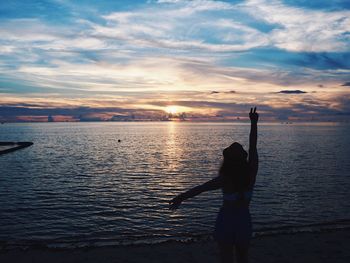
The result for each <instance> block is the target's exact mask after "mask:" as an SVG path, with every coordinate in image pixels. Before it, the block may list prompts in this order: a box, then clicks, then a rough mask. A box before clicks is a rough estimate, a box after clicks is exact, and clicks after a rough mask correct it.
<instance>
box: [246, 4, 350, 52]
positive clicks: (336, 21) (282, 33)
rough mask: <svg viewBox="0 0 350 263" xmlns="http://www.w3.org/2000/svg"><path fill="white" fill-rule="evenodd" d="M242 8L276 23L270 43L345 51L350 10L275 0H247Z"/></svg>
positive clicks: (282, 45) (290, 46) (318, 49)
mask: <svg viewBox="0 0 350 263" xmlns="http://www.w3.org/2000/svg"><path fill="white" fill-rule="evenodd" d="M240 6H241V7H242V9H243V10H245V11H246V12H247V13H249V14H250V15H252V16H253V17H255V18H256V19H259V20H262V21H265V22H267V23H269V24H274V25H276V28H275V29H274V30H272V32H271V34H270V35H269V38H270V40H271V43H272V45H274V46H276V47H278V48H281V49H286V50H290V51H296V52H300V51H311V52H323V51H347V50H348V49H349V37H348V30H349V23H350V11H348V10H342V11H324V10H312V9H302V8H299V7H295V6H294V7H292V6H288V5H285V4H283V2H282V1H279V0H269V1H267V0H249V1H246V2H244V3H242V4H241V5H240Z"/></svg>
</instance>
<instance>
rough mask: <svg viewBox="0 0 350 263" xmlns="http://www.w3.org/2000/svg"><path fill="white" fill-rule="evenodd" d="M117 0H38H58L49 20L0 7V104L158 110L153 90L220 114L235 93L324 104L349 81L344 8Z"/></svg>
mask: <svg viewBox="0 0 350 263" xmlns="http://www.w3.org/2000/svg"><path fill="white" fill-rule="evenodd" d="M39 2H40V1H39ZM98 2H99V1H98ZM117 2H118V1H117ZM117 2H115V4H98V3H93V4H91V3H90V4H86V5H81V7H79V5H77V4H75V3H74V2H67V1H58V2H55V5H52V6H51V7H50V8H49V7H48V8H49V9H50V10H51V11H52V12H53V11H54V10H58V11H60V10H62V9H60V8H56V6H64V8H63V9H64V12H63V13H62V14H64V15H62V16H59V15H57V14H55V19H54V20H52V19H50V15H49V14H47V15H46V14H45V15H39V13H40V12H39V13H38V12H34V13H33V14H28V16H26V15H25V13H23V12H19V13H18V14H17V15H16V16H14V13H13V12H14V10H12V13H11V15H9V16H8V17H7V16H6V12H5V14H4V16H3V17H2V19H1V20H0V72H1V73H0V92H1V95H2V96H1V99H0V104H1V105H5V106H6V103H5V102H6V96H15V97H17V98H18V100H21V101H17V103H24V104H25V103H28V104H31V102H32V101H31V98H33V97H36V98H37V97H41V99H42V100H47V99H48V98H55V99H57V100H56V101H54V100H52V99H51V100H49V101H50V103H51V104H50V103H46V104H45V103H44V102H42V101H41V102H40V105H41V106H36V107H43V108H45V107H47V108H50V107H51V108H52V107H56V106H57V107H58V106H62V105H65V104H64V102H63V100H65V101H66V103H67V104H69V107H73V108H77V107H78V106H79V107H81V106H84V105H85V106H89V107H91V108H94V107H100V108H104V107H105V108H106V107H107V106H108V107H112V106H113V103H118V105H120V107H121V108H125V109H129V110H131V109H136V108H138V107H139V108H141V109H153V110H155V111H157V110H161V107H163V106H162V105H160V104H159V105H157V103H154V104H152V103H151V102H152V100H156V101H158V102H159V101H161V102H162V103H164V104H166V103H169V102H170V101H174V102H179V104H181V105H183V106H186V105H187V106H186V107H190V105H189V104H188V103H189V102H186V101H194V104H193V105H194V106H193V111H195V110H198V113H199V112H201V114H207V113H208V112H204V109H206V108H210V107H212V108H213V112H214V111H215V112H217V111H222V112H229V109H228V108H227V107H226V105H227V103H229V102H236V103H238V102H241V101H243V100H244V104H245V105H248V104H251V103H252V104H253V103H258V104H263V105H267V104H270V105H273V106H274V107H276V108H279V109H281V108H283V107H284V106H283V105H282V104H284V105H287V106H286V107H290V108H291V111H293V110H292V107H298V106H297V105H299V104H298V103H304V104H305V105H314V104H315V101H317V100H318V99H319V100H320V101H323V100H322V99H323V98H325V97H327V96H328V97H329V98H328V97H327V99H325V100H326V101H327V104H325V105H324V106H325V107H329V108H331V107H333V106H334V105H338V104H337V103H338V102H336V101H335V96H336V95H337V94H340V93H341V92H344V89H345V88H344V86H348V85H345V84H347V83H348V82H347V81H348V76H349V74H350V64H349V61H350V59H349V52H348V50H349V38H348V37H349V34H348V26H347V25H348V24H349V11H348V10H340V9H337V11H334V9H328V10H327V9H322V10H321V9H311V8H308V9H305V8H301V7H300V5H299V6H298V5H296V4H294V5H291V4H290V3H291V2H288V3H289V4H286V1H276V0H272V1H263V0H250V1H210V0H194V1H185V0H167V1H166V0H162V1H147V2H144V3H141V4H140V2H138V4H134V2H132V3H131V2H130V5H128V7H127V8H126V7H125V6H124V7H121V6H122V5H121V4H120V3H117ZM17 6H18V4H17ZM19 6H20V4H19ZM102 6H104V7H102ZM116 6H117V8H115V7H116ZM107 7H109V8H107ZM111 7H113V8H111ZM15 9H20V8H15ZM49 9H45V10H49ZM28 10H29V9H28ZM58 11H57V12H58ZM59 17H61V18H60V19H58V18H59ZM319 83H322V85H324V86H323V87H320V86H318V85H319ZM341 83H344V84H343V85H342V84H341ZM292 89H295V90H292ZM315 91H318V92H317V93H313V92H315ZM302 93H306V94H305V96H281V95H280V94H302ZM309 96H313V97H312V98H313V99H312V100H311V99H310V100H303V98H304V97H309ZM322 96H323V97H322ZM332 96H333V97H332ZM107 97H108V98H111V99H110V101H108V100H107V99H106V98H107ZM74 99H76V100H74ZM113 99H115V100H114V101H113ZM59 100H61V101H59ZM332 100H333V104H332ZM344 103H346V102H344ZM24 104H23V105H24ZM34 104H35V103H33V105H34ZM13 105H15V103H14V104H13ZM181 105H179V106H181ZM241 106H242V110H243V104H242V105H241ZM241 106H240V107H241ZM24 107H25V105H24ZM28 107H29V108H31V107H32V106H28ZM33 107H34V106H33ZM62 107H68V106H67V105H65V106H62ZM152 107H153V108H152ZM196 107H197V108H196ZM237 107H238V106H237ZM112 108H113V107H112ZM43 112H44V111H43ZM95 114H105V112H99V111H97V113H95ZM271 114H272V113H271ZM271 116H272V115H271Z"/></svg>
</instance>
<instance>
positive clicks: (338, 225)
mask: <svg viewBox="0 0 350 263" xmlns="http://www.w3.org/2000/svg"><path fill="white" fill-rule="evenodd" d="M339 229H350V219H340V220H335V221H329V222H322V223H314V224H306V225H294V226H283V227H273V228H260V229H256V230H254V232H253V238H256V237H262V236H273V235H283V234H297V233H317V232H326V231H332V230H339ZM211 240H213V237H212V233H201V234H192V233H181V234H179V235H177V236H169V235H138V236H129V237H120V238H117V239H116V238H113V239H112V238H111V239H109V238H105V239H89V240H78V239H75V238H71V239H70V240H67V239H65V240H60V239H53V240H31V239H28V240H11V241H0V250H11V249H18V248H20V249H33V248H36V249H76V248H93V247H110V246H135V245H155V244H162V243H170V242H177V243H193V242H204V241H211Z"/></svg>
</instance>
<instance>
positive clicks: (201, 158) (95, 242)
mask: <svg viewBox="0 0 350 263" xmlns="http://www.w3.org/2000/svg"><path fill="white" fill-rule="evenodd" d="M349 128H350V125H349V124H344V123H343V124H335V123H304V124H281V123H260V124H259V131H258V133H259V137H258V152H259V172H258V177H257V182H256V186H255V189H254V196H253V200H252V203H251V213H252V218H253V225H254V231H255V232H256V233H259V232H263V231H266V230H270V231H274V230H275V231H277V232H278V230H279V229H285V228H287V229H297V228H302V227H305V226H309V225H313V224H314V225H334V226H337V225H339V224H343V225H344V224H345V225H346V226H349V222H350V221H349V219H350V203H349V200H350V193H349V189H350V160H349V157H350V133H349ZM249 129H250V126H249V123H186V122H143V123H136V122H91V123H22V124H4V125H1V126H0V141H32V142H34V145H33V146H31V147H29V148H26V149H22V150H19V151H16V152H13V153H9V154H5V155H2V156H0V245H1V244H2V245H3V246H9V245H11V244H12V245H33V244H34V245H48V246H50V245H51V246H63V247H65V246H100V245H115V244H135V243H153V242H162V241H167V240H188V239H192V238H195V237H200V236H210V235H211V233H212V232H213V228H214V222H215V218H216V213H217V212H218V210H219V208H220V205H221V203H222V199H221V192H220V190H217V191H213V192H206V193H203V194H201V195H199V196H197V197H195V198H193V199H190V200H187V201H185V202H184V203H183V204H182V206H181V207H180V208H179V209H178V210H177V211H170V210H168V201H169V200H171V199H172V198H173V197H175V196H176V195H177V194H179V193H181V192H183V191H185V190H187V189H189V188H191V187H193V186H196V185H198V184H201V183H204V182H206V181H207V180H210V179H211V178H213V177H215V176H217V173H218V169H219V166H220V163H221V161H222V150H223V149H224V148H225V147H227V146H228V145H230V144H231V143H232V142H234V141H237V142H240V143H241V144H242V145H243V146H244V148H245V149H248V141H249ZM118 140H120V141H118Z"/></svg>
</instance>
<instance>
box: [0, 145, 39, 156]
mask: <svg viewBox="0 0 350 263" xmlns="http://www.w3.org/2000/svg"><path fill="white" fill-rule="evenodd" d="M31 145H33V143H32V142H0V155H2V154H5V153H10V152H14V151H17V150H20V149H23V148H26V147H29V146H31Z"/></svg>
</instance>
